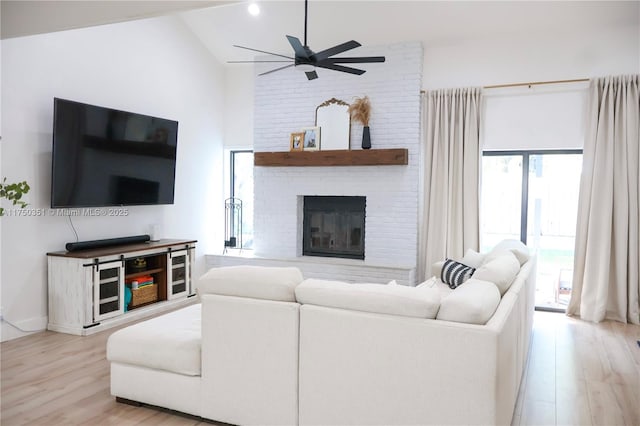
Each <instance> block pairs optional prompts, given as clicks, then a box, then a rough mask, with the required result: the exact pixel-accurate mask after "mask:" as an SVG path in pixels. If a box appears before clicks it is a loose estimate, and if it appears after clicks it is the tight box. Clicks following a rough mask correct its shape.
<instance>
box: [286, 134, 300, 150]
mask: <svg viewBox="0 0 640 426" xmlns="http://www.w3.org/2000/svg"><path fill="white" fill-rule="evenodd" d="M302 148H304V132H297V133H291V138H290V140H289V151H302Z"/></svg>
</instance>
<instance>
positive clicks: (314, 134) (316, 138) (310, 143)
mask: <svg viewBox="0 0 640 426" xmlns="http://www.w3.org/2000/svg"><path fill="white" fill-rule="evenodd" d="M302 131H303V132H304V147H303V150H304V151H319V150H320V142H321V140H322V139H321V137H320V127H304V128H303V129H302Z"/></svg>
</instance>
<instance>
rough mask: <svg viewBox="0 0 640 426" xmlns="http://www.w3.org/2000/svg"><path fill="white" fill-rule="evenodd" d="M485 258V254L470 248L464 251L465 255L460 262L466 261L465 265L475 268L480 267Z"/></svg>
mask: <svg viewBox="0 0 640 426" xmlns="http://www.w3.org/2000/svg"><path fill="white" fill-rule="evenodd" d="M484 258H485V255H484V254H482V253H478V252H477V251H475V250H472V249H468V250H467V251H466V252H465V253H464V257H463V258H462V260H461V261H460V263H464V264H465V265H468V266H471V267H472V268H474V269H478V268H479V267H480V266H482V263H483V262H484Z"/></svg>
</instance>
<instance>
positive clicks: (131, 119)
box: [51, 98, 178, 208]
mask: <svg viewBox="0 0 640 426" xmlns="http://www.w3.org/2000/svg"><path fill="white" fill-rule="evenodd" d="M53 111H54V113H53V159H52V177H51V207H53V208H65V207H66V208H72V207H104V206H131V205H150V204H173V195H174V187H175V171H176V148H177V141H178V122H177V121H173V120H167V119H164V118H158V117H151V116H148V115H143V114H136V113H132V112H126V111H120V110H116V109H111V108H105V107H100V106H95V105H88V104H84V103H80V102H74V101H69V100H65V99H59V98H55V99H54V107H53Z"/></svg>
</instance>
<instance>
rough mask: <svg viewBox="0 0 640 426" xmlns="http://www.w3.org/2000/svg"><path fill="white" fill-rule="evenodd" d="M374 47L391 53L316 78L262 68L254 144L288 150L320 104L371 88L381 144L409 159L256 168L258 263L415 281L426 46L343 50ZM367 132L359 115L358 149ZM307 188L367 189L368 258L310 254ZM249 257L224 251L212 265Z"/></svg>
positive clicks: (344, 276)
mask: <svg viewBox="0 0 640 426" xmlns="http://www.w3.org/2000/svg"><path fill="white" fill-rule="evenodd" d="M368 55H384V56H385V57H386V62H385V63H383V64H364V65H362V68H364V69H366V70H367V72H366V73H365V74H363V75H362V76H353V75H349V74H344V73H339V72H334V71H328V70H323V69H320V70H318V75H319V78H318V79H317V80H312V81H308V80H307V79H306V78H305V75H304V74H303V73H301V72H299V71H296V70H294V69H290V70H284V71H280V72H276V73H273V74H268V75H265V76H261V77H256V81H255V105H254V108H255V110H254V117H255V124H254V126H255V127H254V151H256V152H264V151H288V149H289V134H290V133H291V132H294V131H299V129H300V128H302V127H308V126H313V125H314V123H315V109H316V106H318V105H319V104H321V103H322V102H324V101H326V100H328V99H331V98H334V97H335V98H337V99H341V100H344V101H345V102H348V103H350V102H351V101H352V100H353V99H354V97H361V96H365V95H366V96H369V98H370V100H371V104H372V116H371V122H370V128H371V143H372V149H379V148H407V149H408V152H409V161H408V165H406V166H341V167H256V168H255V169H254V194H255V195H254V198H255V199H254V247H255V248H254V253H253V255H254V261H253V262H254V263H258V264H295V266H298V267H300V268H301V269H302V270H303V273H304V275H305V276H306V277H321V278H333V279H340V280H345V281H368V282H387V281H388V280H389V279H396V280H397V281H398V282H399V283H403V284H410V285H413V284H415V267H416V259H417V245H418V243H417V237H418V225H417V223H418V187H419V182H418V181H419V162H418V156H419V144H420V88H421V82H422V63H423V58H422V56H423V51H422V46H421V44H420V43H417V42H416V43H403V44H396V45H390V46H383V47H369V48H364V47H361V48H358V49H356V50H354V51H352V52H349V55H346V54H345V55H343V56H368ZM263 70H264V69H263V68H259V69H258V70H257V71H258V72H262V71H263ZM361 138H362V125H361V124H360V123H355V122H352V124H351V149H353V150H357V149H361V148H360V142H361ZM305 195H333V196H345V195H351V196H364V197H366V225H365V226H366V231H365V259H364V260H351V259H333V258H314V257H302V199H303V196H305ZM267 259H270V260H267ZM245 260H246V259H245ZM245 260H239V259H232V258H230V257H229V256H226V259H221V258H220V257H216V259H211V261H210V266H218V265H222V264H238V263H247V262H246V261H245Z"/></svg>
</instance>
